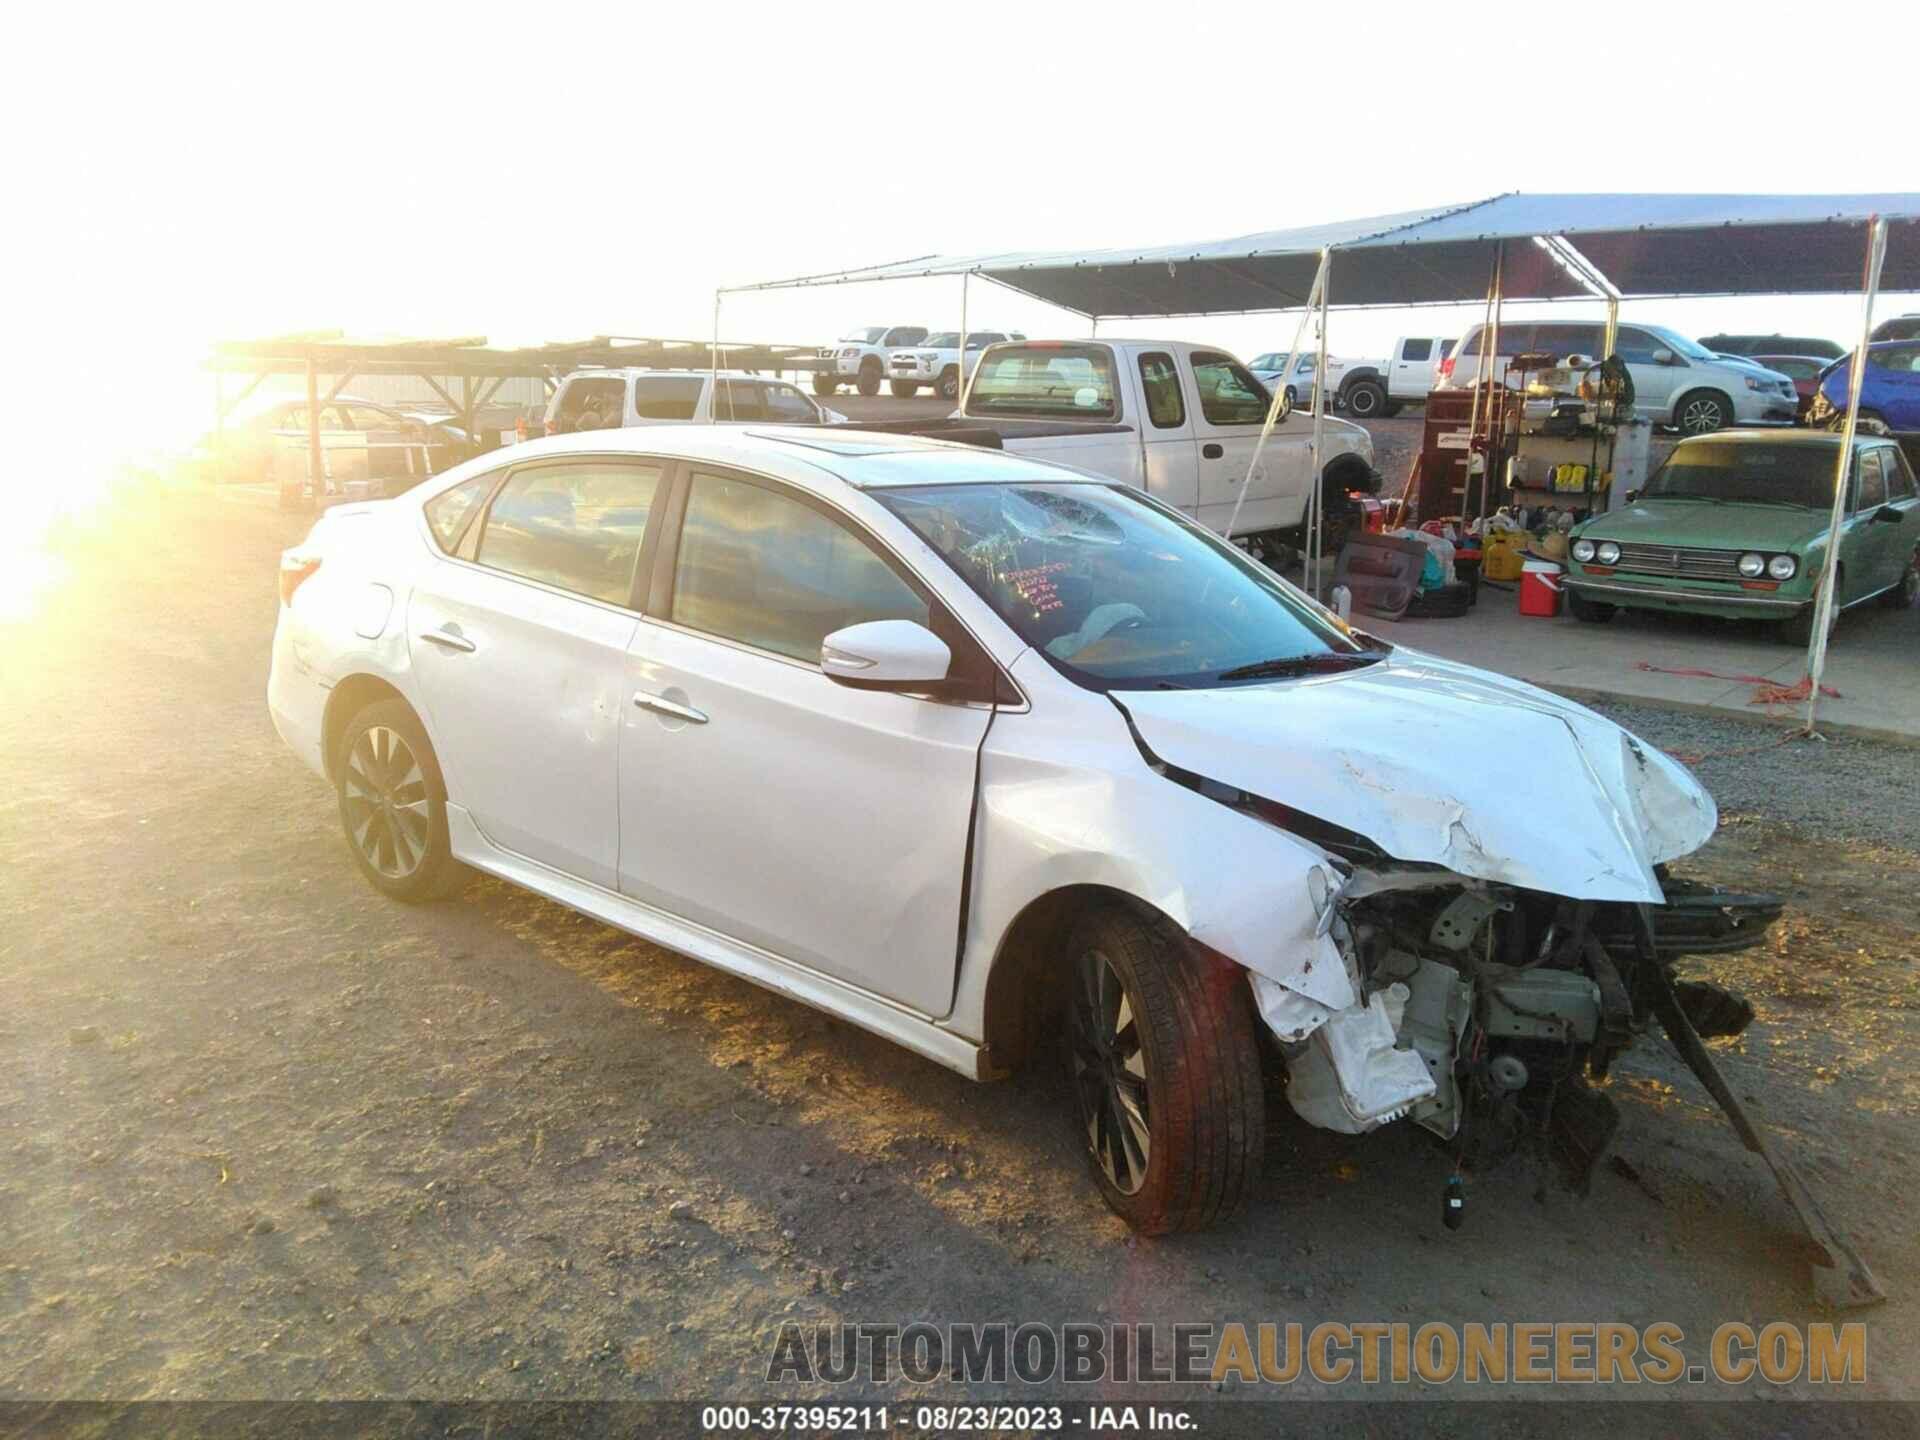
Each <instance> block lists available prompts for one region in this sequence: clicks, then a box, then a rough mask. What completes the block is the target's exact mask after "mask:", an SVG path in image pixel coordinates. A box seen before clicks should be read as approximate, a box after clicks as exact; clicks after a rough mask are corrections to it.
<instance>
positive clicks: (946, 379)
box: [940, 365, 960, 400]
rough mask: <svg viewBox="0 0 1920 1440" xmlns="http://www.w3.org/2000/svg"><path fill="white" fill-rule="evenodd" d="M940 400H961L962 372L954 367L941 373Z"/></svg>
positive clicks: (950, 366) (949, 367)
mask: <svg viewBox="0 0 1920 1440" xmlns="http://www.w3.org/2000/svg"><path fill="white" fill-rule="evenodd" d="M940 398H941V399H942V400H958V399H959V398H960V371H959V370H958V369H957V368H955V367H954V366H952V365H949V366H948V367H947V368H946V369H944V370H942V371H941V372H940Z"/></svg>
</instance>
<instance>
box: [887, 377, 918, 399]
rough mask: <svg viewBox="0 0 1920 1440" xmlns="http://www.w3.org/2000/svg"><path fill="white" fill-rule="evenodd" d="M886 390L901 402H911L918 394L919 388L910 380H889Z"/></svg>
mask: <svg viewBox="0 0 1920 1440" xmlns="http://www.w3.org/2000/svg"><path fill="white" fill-rule="evenodd" d="M887 388H888V389H889V390H891V391H893V393H894V395H895V396H896V397H898V398H899V399H901V400H911V399H912V398H913V397H914V396H916V395H918V394H919V393H920V387H919V386H918V385H916V384H914V383H913V381H911V380H889V381H888V382H887Z"/></svg>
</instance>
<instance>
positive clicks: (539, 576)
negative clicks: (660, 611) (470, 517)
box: [475, 461, 661, 605]
mask: <svg viewBox="0 0 1920 1440" xmlns="http://www.w3.org/2000/svg"><path fill="white" fill-rule="evenodd" d="M660 474H661V468H660V467H659V466H658V465H634V464H610V463H607V462H604V461H601V462H586V463H573V462H567V463H564V464H556V465H534V466H530V467H529V468H527V469H524V470H516V471H515V472H514V473H513V475H512V476H511V477H510V478H509V479H508V481H507V483H506V484H505V485H504V486H503V487H502V488H501V490H500V493H499V494H498V495H496V496H495V497H494V500H493V504H492V505H491V506H490V507H488V510H487V518H486V520H485V522H484V525H483V528H482V529H481V531H480V547H479V550H478V553H477V554H476V556H475V558H476V559H477V560H479V562H480V563H481V564H482V565H486V566H490V567H492V568H493V569H495V570H504V571H506V572H507V573H508V574H510V575H519V576H521V577H523V578H524V579H528V580H539V581H541V582H543V583H544V584H548V585H554V586H558V587H559V588H560V589H562V590H571V591H572V592H573V593H574V594H576V595H588V596H591V597H592V598H593V599H595V600H605V601H606V602H608V603H609V604H612V605H626V604H629V603H631V600H632V595H633V570H634V566H635V564H637V563H638V561H639V558H640V542H641V541H642V540H643V539H644V538H645V537H646V532H647V516H648V515H649V514H650V513H651V511H652V509H653V500H654V496H655V495H656V494H657V493H658V492H659V489H660Z"/></svg>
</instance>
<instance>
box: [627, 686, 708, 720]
mask: <svg viewBox="0 0 1920 1440" xmlns="http://www.w3.org/2000/svg"><path fill="white" fill-rule="evenodd" d="M633 703H634V704H635V705H638V706H639V707H640V708H641V709H642V710H651V711H653V712H654V713H655V714H656V715H671V716H672V717H673V718H674V719H676V720H685V721H688V722H690V723H691V724H694V725H704V724H706V723H707V712H706V711H704V710H696V709H694V708H693V706H691V705H682V704H681V703H680V702H679V701H678V700H669V699H668V698H667V697H666V696H664V695H655V694H654V693H653V692H652V691H650V690H636V691H634V692H633Z"/></svg>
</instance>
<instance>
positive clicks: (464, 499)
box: [425, 470, 500, 555]
mask: <svg viewBox="0 0 1920 1440" xmlns="http://www.w3.org/2000/svg"><path fill="white" fill-rule="evenodd" d="M499 478H500V472H499V471H498V470H496V471H494V472H493V474H491V475H479V476H476V477H475V478H473V479H472V480H462V481H461V482H460V483H459V484H458V485H456V486H454V487H453V488H452V489H451V490H443V491H441V492H440V493H439V494H438V495H436V496H434V497H433V499H431V500H429V501H428V502H427V503H426V507H425V508H426V516H427V528H428V529H429V530H431V531H433V538H434V542H435V543H436V544H438V545H439V547H440V548H441V549H442V550H444V551H446V552H447V553H448V554H449V555H451V554H452V553H453V552H454V551H455V550H456V549H458V548H459V545H460V537H461V536H462V535H464V534H465V533H466V529H467V522H468V521H470V520H472V519H473V516H474V512H475V510H476V509H477V508H478V506H479V504H480V502H481V501H482V500H484V499H486V498H487V492H488V491H489V490H491V489H493V487H494V483H495V482H496V481H497V480H499Z"/></svg>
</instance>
